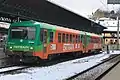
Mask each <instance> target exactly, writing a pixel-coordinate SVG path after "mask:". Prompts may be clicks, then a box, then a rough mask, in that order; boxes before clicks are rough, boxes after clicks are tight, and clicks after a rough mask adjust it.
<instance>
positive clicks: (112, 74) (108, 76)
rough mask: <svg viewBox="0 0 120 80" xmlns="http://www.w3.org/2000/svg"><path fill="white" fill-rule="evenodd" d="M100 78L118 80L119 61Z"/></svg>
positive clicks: (119, 73) (119, 75)
mask: <svg viewBox="0 0 120 80" xmlns="http://www.w3.org/2000/svg"><path fill="white" fill-rule="evenodd" d="M101 80H120V63H118V64H117V65H116V66H115V67H114V68H113V69H112V70H110V71H109V72H108V73H107V74H106V75H105V76H104V77H103V78H102V79H101Z"/></svg>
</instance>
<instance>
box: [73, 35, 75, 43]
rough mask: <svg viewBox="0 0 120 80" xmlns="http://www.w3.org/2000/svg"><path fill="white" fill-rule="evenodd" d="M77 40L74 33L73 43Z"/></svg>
mask: <svg viewBox="0 0 120 80" xmlns="http://www.w3.org/2000/svg"><path fill="white" fill-rule="evenodd" d="M74 42H75V35H73V43H74Z"/></svg>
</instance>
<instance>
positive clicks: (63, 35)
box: [62, 33, 65, 42]
mask: <svg viewBox="0 0 120 80" xmlns="http://www.w3.org/2000/svg"><path fill="white" fill-rule="evenodd" d="M62 42H65V34H64V33H63V34H62Z"/></svg>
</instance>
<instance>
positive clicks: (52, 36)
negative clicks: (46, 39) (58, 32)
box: [50, 32, 54, 42]
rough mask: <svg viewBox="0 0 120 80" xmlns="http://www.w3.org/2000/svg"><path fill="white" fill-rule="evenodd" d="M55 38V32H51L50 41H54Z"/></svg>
mask: <svg viewBox="0 0 120 80" xmlns="http://www.w3.org/2000/svg"><path fill="white" fill-rule="evenodd" d="M53 39H54V33H53V32H50V42H53Z"/></svg>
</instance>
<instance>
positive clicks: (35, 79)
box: [0, 51, 120, 80]
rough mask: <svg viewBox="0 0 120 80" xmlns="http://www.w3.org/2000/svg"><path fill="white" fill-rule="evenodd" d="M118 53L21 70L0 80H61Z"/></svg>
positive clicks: (0, 77) (3, 76)
mask: <svg viewBox="0 0 120 80" xmlns="http://www.w3.org/2000/svg"><path fill="white" fill-rule="evenodd" d="M119 53H120V51H114V52H112V51H110V54H107V53H106V52H103V53H102V54H98V55H94V56H90V57H85V58H80V59H76V60H71V61H66V62H62V63H58V64H56V65H52V66H48V67H34V68H29V69H25V70H22V72H21V73H19V74H6V75H4V74H2V75H0V80H63V79H66V78H68V77H70V76H73V75H75V74H77V73H79V72H81V71H84V70H86V69H88V68H90V67H92V66H94V65H96V64H98V63H100V62H101V60H103V59H105V58H108V57H109V56H110V55H111V54H119Z"/></svg>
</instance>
